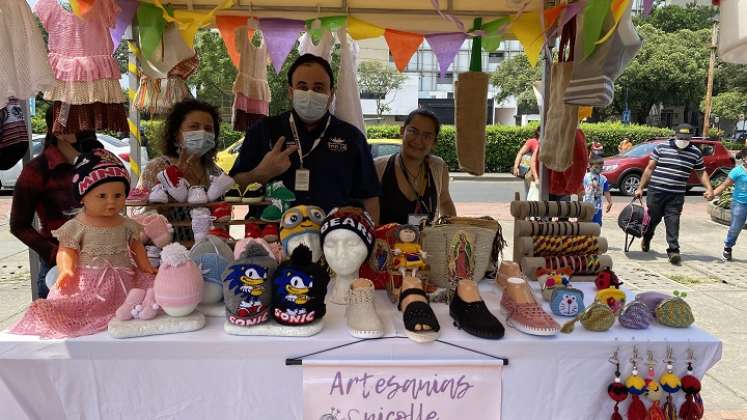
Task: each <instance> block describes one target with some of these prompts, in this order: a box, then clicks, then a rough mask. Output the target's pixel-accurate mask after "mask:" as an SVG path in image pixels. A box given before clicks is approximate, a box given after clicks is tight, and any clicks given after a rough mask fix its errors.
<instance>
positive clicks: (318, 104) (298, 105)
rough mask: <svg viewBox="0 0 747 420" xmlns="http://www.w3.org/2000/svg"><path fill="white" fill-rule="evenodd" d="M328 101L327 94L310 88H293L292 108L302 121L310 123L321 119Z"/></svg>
mask: <svg viewBox="0 0 747 420" xmlns="http://www.w3.org/2000/svg"><path fill="white" fill-rule="evenodd" d="M328 101H329V95H325V94H323V93H317V92H314V91H311V90H300V89H293V109H295V110H296V112H297V113H298V116H299V117H301V120H303V122H306V123H310V122H316V121H319V120H320V119H322V117H323V116H324V114H325V113H326V112H327V102H328Z"/></svg>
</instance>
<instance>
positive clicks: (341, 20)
mask: <svg viewBox="0 0 747 420" xmlns="http://www.w3.org/2000/svg"><path fill="white" fill-rule="evenodd" d="M347 20H348V18H347V16H325V17H323V18H319V19H309V20H307V21H306V32H307V33H308V34H309V35H311V40H312V41H314V44H318V43H319V40H320V39H322V34H324V33H325V32H337V31H338V30H339V29H340V28H343V27H344V26H345V23H346V22H347ZM315 21H319V22H318V25H319V26H318V27H317V26H315V24H314V22H315Z"/></svg>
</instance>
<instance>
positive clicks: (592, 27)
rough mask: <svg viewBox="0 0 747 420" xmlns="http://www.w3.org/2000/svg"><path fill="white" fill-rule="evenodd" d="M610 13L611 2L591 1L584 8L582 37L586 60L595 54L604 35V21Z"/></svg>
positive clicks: (604, 0)
mask: <svg viewBox="0 0 747 420" xmlns="http://www.w3.org/2000/svg"><path fill="white" fill-rule="evenodd" d="M609 13H610V0H589V3H588V4H587V5H586V7H585V8H584V18H583V28H582V30H581V36H582V37H583V47H584V50H583V56H582V57H581V59H585V58H586V57H588V56H590V55H591V53H593V52H594V49H595V48H596V42H597V41H598V40H599V38H600V35H601V34H602V26H603V25H604V19H605V18H606V17H607V15H608V14H609Z"/></svg>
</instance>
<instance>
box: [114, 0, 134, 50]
mask: <svg viewBox="0 0 747 420" xmlns="http://www.w3.org/2000/svg"><path fill="white" fill-rule="evenodd" d="M117 5H118V6H119V9H120V10H119V14H118V15H117V23H116V25H115V26H114V28H112V29H110V30H109V35H110V36H111V38H112V43H113V44H114V49H117V46H118V45H119V41H121V40H122V35H124V33H125V31H126V30H127V27H128V26H130V24H131V23H132V18H133V17H135V12H136V11H137V5H138V1H137V0H118V1H117Z"/></svg>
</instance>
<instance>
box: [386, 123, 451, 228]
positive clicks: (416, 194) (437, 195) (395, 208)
mask: <svg viewBox="0 0 747 420" xmlns="http://www.w3.org/2000/svg"><path fill="white" fill-rule="evenodd" d="M440 129H441V123H440V122H439V121H438V117H436V115H435V114H434V113H433V112H431V111H429V110H427V109H423V108H419V109H416V110H415V111H412V112H411V113H410V115H408V116H407V119H406V120H405V124H404V126H403V127H402V128H401V129H400V135H401V137H402V150H401V151H400V152H399V153H396V154H394V155H391V156H381V157H378V158H376V159H375V160H374V164H375V166H376V172H377V174H378V176H379V180H380V181H381V190H382V194H381V198H380V203H381V216H380V224H382V225H383V224H386V223H399V224H414V225H417V224H419V223H420V221H421V220H422V219H428V220H431V221H432V220H434V219H435V218H436V217H438V216H455V215H456V208H455V207H454V202H453V201H452V200H451V195H450V194H449V168H448V167H447V166H446V162H444V161H443V159H441V158H440V157H438V156H434V155H431V152H432V151H433V146H434V145H435V143H436V140H437V139H438V132H439V130H440Z"/></svg>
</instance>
